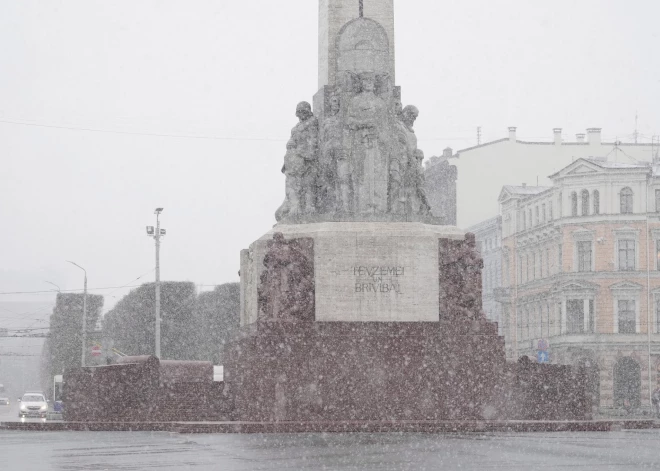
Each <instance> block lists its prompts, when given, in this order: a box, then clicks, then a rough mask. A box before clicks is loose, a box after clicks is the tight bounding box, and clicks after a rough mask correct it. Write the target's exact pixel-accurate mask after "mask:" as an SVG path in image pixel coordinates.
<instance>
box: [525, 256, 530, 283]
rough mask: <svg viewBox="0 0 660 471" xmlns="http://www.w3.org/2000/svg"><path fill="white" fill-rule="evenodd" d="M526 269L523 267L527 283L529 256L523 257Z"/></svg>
mask: <svg viewBox="0 0 660 471" xmlns="http://www.w3.org/2000/svg"><path fill="white" fill-rule="evenodd" d="M525 261H526V262H527V263H526V265H527V266H526V267H525V272H526V273H525V281H529V254H527V255H525Z"/></svg>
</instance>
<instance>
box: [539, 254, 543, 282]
mask: <svg viewBox="0 0 660 471" xmlns="http://www.w3.org/2000/svg"><path fill="white" fill-rule="evenodd" d="M539 278H543V250H539Z"/></svg>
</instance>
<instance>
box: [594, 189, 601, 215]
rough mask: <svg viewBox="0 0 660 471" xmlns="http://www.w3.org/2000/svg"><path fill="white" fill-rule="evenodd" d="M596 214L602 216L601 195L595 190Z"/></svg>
mask: <svg viewBox="0 0 660 471" xmlns="http://www.w3.org/2000/svg"><path fill="white" fill-rule="evenodd" d="M594 214H600V193H599V192H598V190H594Z"/></svg>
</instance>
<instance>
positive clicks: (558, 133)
mask: <svg viewBox="0 0 660 471" xmlns="http://www.w3.org/2000/svg"><path fill="white" fill-rule="evenodd" d="M552 132H553V133H554V135H555V145H556V146H560V145H561V128H554V129H553V130H552Z"/></svg>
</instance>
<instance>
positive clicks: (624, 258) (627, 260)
mask: <svg viewBox="0 0 660 471" xmlns="http://www.w3.org/2000/svg"><path fill="white" fill-rule="evenodd" d="M619 270H620V271H635V240H634V239H620V240H619Z"/></svg>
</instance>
